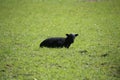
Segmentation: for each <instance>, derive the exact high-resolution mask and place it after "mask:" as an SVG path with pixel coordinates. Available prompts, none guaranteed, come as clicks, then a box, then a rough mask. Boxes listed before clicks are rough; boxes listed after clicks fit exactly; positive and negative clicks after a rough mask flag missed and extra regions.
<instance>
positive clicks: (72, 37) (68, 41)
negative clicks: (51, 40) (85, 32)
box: [66, 34, 78, 44]
mask: <svg viewBox="0 0 120 80" xmlns="http://www.w3.org/2000/svg"><path fill="white" fill-rule="evenodd" d="M66 36H67V38H66V42H67V43H70V44H71V43H73V42H74V39H75V37H76V36H78V34H66Z"/></svg>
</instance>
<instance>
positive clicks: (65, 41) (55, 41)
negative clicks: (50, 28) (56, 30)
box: [40, 34, 78, 48]
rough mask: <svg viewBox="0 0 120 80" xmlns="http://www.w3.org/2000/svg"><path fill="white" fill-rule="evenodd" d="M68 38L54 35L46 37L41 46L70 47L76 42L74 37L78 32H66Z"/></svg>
mask: <svg viewBox="0 0 120 80" xmlns="http://www.w3.org/2000/svg"><path fill="white" fill-rule="evenodd" d="M66 36H67V37H66V38H63V37H54V38H48V39H45V40H44V41H43V42H41V44H40V47H49V48H62V47H65V48H69V47H70V45H71V44H72V43H73V42H74V39H75V37H76V36H78V34H66Z"/></svg>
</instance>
